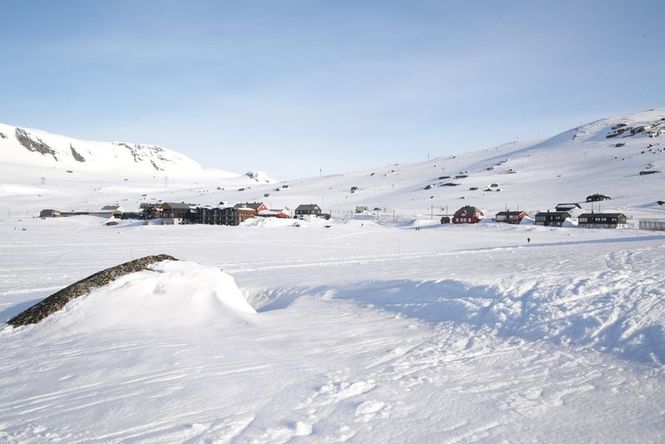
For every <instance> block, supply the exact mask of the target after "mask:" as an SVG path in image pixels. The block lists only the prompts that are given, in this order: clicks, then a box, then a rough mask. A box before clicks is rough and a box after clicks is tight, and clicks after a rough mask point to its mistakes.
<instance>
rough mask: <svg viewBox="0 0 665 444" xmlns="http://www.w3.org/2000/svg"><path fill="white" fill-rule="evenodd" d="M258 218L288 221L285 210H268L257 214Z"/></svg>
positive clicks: (287, 214)
mask: <svg viewBox="0 0 665 444" xmlns="http://www.w3.org/2000/svg"><path fill="white" fill-rule="evenodd" d="M258 216H259V217H276V218H278V219H288V218H289V217H290V216H289V213H288V212H287V211H286V210H285V209H276V208H273V209H269V210H263V211H261V212H259V213H258Z"/></svg>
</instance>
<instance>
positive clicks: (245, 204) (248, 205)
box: [233, 202, 265, 211]
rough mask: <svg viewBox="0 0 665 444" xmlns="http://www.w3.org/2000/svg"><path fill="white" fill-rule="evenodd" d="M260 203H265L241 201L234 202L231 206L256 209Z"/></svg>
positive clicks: (261, 203)
mask: <svg viewBox="0 0 665 444" xmlns="http://www.w3.org/2000/svg"><path fill="white" fill-rule="evenodd" d="M262 205H265V204H264V203H263V202H243V203H238V204H235V205H234V206H233V207H234V208H251V209H252V210H256V211H258V209H259V208H260V207H261V206H262Z"/></svg>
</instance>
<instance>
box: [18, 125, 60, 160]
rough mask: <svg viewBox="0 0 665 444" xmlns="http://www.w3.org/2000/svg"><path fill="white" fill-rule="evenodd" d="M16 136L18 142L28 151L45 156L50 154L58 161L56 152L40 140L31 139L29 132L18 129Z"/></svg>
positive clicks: (36, 138)
mask: <svg viewBox="0 0 665 444" xmlns="http://www.w3.org/2000/svg"><path fill="white" fill-rule="evenodd" d="M15 134H16V140H18V142H19V143H20V144H21V145H23V147H24V148H25V149H27V150H28V151H32V152H35V153H39V154H43V155H47V154H50V155H51V156H53V158H54V159H55V160H58V158H57V157H56V156H55V150H53V148H51V147H50V146H48V145H47V144H45V143H44V142H43V141H42V140H41V139H40V138H38V137H34V138H33V137H31V136H30V134H28V132H27V131H26V130H24V129H22V128H16V131H15Z"/></svg>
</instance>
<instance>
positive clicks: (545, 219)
mask: <svg viewBox="0 0 665 444" xmlns="http://www.w3.org/2000/svg"><path fill="white" fill-rule="evenodd" d="M570 217H571V214H570V213H569V212H568V211H547V212H543V211H541V212H540V213H538V214H536V221H535V224H536V225H543V226H545V227H561V226H562V225H563V223H564V222H565V221H566V219H570Z"/></svg>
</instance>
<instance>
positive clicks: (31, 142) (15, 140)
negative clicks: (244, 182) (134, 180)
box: [0, 124, 237, 176]
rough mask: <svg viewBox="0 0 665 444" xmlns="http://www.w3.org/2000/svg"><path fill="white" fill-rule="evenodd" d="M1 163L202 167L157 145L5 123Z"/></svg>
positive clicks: (164, 169)
mask: <svg viewBox="0 0 665 444" xmlns="http://www.w3.org/2000/svg"><path fill="white" fill-rule="evenodd" d="M0 163H11V164H21V165H31V166H38V167H56V168H65V169H72V170H84V171H99V172H105V171H108V172H123V174H127V173H134V174H145V175H148V174H149V175H152V174H156V173H169V174H187V173H190V174H191V173H194V172H199V171H201V170H202V167H201V165H199V164H198V163H197V162H195V161H193V160H192V159H190V158H188V157H187V156H185V155H183V154H180V153H177V152H175V151H172V150H169V149H167V148H163V147H161V146H158V145H145V144H137V143H126V142H94V141H86V140H78V139H73V138H71V137H66V136H61V135H57V134H50V133H47V132H44V131H40V130H35V129H28V128H20V127H14V126H10V125H4V124H0ZM218 173H219V174H224V173H225V172H222V171H219V172H218ZM226 175H228V176H233V175H234V174H233V173H226ZM236 176H237V175H236Z"/></svg>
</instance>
